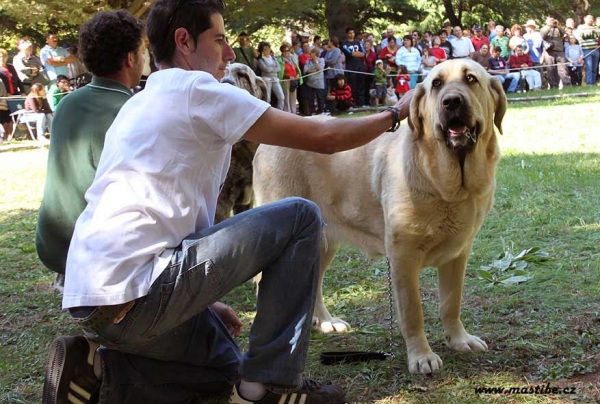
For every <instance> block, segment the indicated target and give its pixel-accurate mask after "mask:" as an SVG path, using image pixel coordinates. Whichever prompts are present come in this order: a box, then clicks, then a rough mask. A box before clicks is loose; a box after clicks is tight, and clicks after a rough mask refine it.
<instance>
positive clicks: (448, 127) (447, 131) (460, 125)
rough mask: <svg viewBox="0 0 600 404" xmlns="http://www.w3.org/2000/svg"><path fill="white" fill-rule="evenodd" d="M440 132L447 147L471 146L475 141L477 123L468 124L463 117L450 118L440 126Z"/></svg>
mask: <svg viewBox="0 0 600 404" xmlns="http://www.w3.org/2000/svg"><path fill="white" fill-rule="evenodd" d="M442 132H443V133H444V137H445V139H446V144H447V145H448V147H451V148H453V149H462V148H465V147H470V146H473V145H474V144H475V143H476V142H477V135H478V134H479V124H477V123H475V124H474V125H469V123H468V122H466V121H465V120H464V119H461V118H452V119H450V120H449V121H448V123H447V124H445V125H443V126H442Z"/></svg>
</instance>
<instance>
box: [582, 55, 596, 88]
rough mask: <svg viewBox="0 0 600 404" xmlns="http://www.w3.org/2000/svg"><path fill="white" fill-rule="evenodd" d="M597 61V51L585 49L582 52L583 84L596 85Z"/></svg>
mask: <svg viewBox="0 0 600 404" xmlns="http://www.w3.org/2000/svg"><path fill="white" fill-rule="evenodd" d="M599 59H600V53H599V52H598V49H586V50H584V51H583V61H584V62H585V84H587V85H594V84H596V77H597V76H598V63H599Z"/></svg>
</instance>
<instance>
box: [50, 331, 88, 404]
mask: <svg viewBox="0 0 600 404" xmlns="http://www.w3.org/2000/svg"><path fill="white" fill-rule="evenodd" d="M99 392H100V381H99V380H98V379H97V378H96V376H95V375H94V352H90V345H89V343H88V341H87V339H86V338H85V337H82V336H78V337H58V338H56V339H55V340H54V342H52V345H50V352H49V353H48V361H47V363H46V380H45V381H44V392H43V396H42V404H68V403H84V404H92V403H97V402H98V398H99Z"/></svg>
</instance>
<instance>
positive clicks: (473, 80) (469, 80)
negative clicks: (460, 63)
mask: <svg viewBox="0 0 600 404" xmlns="http://www.w3.org/2000/svg"><path fill="white" fill-rule="evenodd" d="M467 83H469V84H475V83H477V77H475V76H473V75H472V74H467Z"/></svg>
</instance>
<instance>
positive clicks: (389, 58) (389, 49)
mask: <svg viewBox="0 0 600 404" xmlns="http://www.w3.org/2000/svg"><path fill="white" fill-rule="evenodd" d="M399 49H400V47H399V46H398V44H397V43H396V38H394V37H391V38H389V39H388V41H387V45H386V46H384V47H382V48H381V52H380V53H379V59H381V60H383V64H384V67H385V65H386V64H387V68H388V72H389V75H390V76H391V77H392V83H393V85H394V87H395V86H396V73H398V66H397V65H396V53H397V52H398V50H399Z"/></svg>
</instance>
